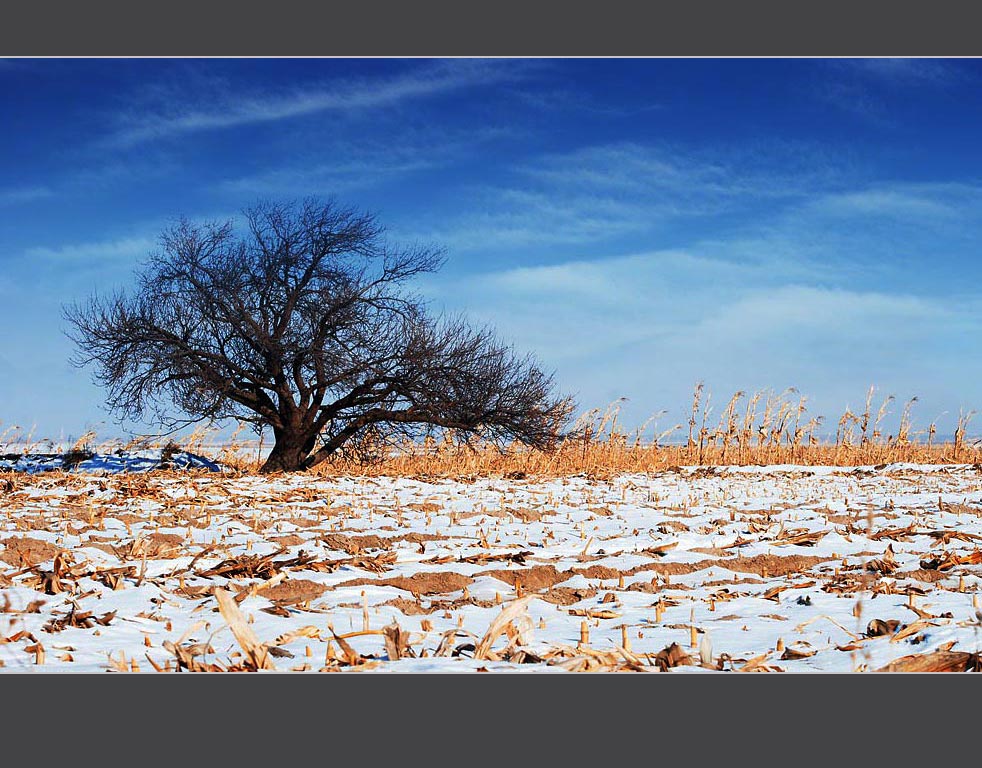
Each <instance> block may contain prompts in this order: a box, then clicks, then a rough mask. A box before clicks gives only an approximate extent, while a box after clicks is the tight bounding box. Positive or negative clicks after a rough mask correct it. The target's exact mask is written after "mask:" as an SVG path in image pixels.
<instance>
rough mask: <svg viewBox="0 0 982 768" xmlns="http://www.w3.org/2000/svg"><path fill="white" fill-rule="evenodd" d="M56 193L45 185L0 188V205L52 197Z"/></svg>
mask: <svg viewBox="0 0 982 768" xmlns="http://www.w3.org/2000/svg"><path fill="white" fill-rule="evenodd" d="M53 194H54V193H53V192H52V190H51V188H50V187H47V186H44V185H36V186H26V187H11V188H7V189H0V205H20V204H22V203H32V202H34V201H36V200H42V199H44V198H46V197H51V196H52V195H53Z"/></svg>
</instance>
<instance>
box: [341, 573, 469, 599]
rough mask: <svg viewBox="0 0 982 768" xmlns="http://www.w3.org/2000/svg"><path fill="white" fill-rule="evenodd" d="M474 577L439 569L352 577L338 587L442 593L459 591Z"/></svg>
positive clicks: (423, 593) (425, 593)
mask: <svg viewBox="0 0 982 768" xmlns="http://www.w3.org/2000/svg"><path fill="white" fill-rule="evenodd" d="M473 583H474V579H472V578H471V577H470V576H464V575H463V574H462V573H454V572H453V571H437V572H436V573H414V574H413V575H412V576H392V577H390V578H387V579H352V580H351V581H345V582H343V583H341V584H338V587H358V586H361V585H362V584H371V585H373V586H384V587H395V588H396V589H404V590H406V591H407V592H411V593H413V594H416V595H442V594H446V593H447V592H457V591H459V590H461V589H463V588H464V587H466V586H467V585H469V584H473Z"/></svg>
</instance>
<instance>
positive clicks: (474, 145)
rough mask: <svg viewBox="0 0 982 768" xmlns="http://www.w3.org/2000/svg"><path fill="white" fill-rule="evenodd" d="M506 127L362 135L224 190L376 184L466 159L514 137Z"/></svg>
mask: <svg viewBox="0 0 982 768" xmlns="http://www.w3.org/2000/svg"><path fill="white" fill-rule="evenodd" d="M512 134H513V132H512V131H510V130H508V129H505V128H493V127H492V128H485V129H476V130H473V131H468V132H466V133H463V132H458V133H449V132H445V131H440V130H436V129H434V130H429V131H427V135H426V137H425V138H420V137H418V136H413V135H412V134H411V133H410V132H408V131H407V132H406V133H405V134H404V135H403V136H401V137H400V141H399V142H397V143H393V142H391V141H390V142H379V141H373V140H370V139H363V140H360V141H358V142H350V141H349V142H338V143H336V144H332V145H330V146H328V147H326V148H319V149H318V150H316V152H307V153H305V154H306V155H307V156H306V157H304V158H296V157H294V158H293V159H291V161H290V162H288V163H286V164H284V165H281V166H276V167H273V168H270V169H268V170H264V171H261V172H259V173H254V174H250V175H248V176H242V177H239V178H235V179H227V180H225V181H222V182H220V183H219V184H218V188H219V189H220V190H222V191H226V192H232V193H239V194H247V195H250V196H254V195H257V194H258V195H290V196H296V195H299V194H324V193H325V191H328V192H330V193H335V192H344V191H348V190H352V189H362V188H366V187H374V186H379V185H382V184H385V183H387V182H390V181H393V180H395V179H400V178H402V177H404V176H407V175H411V174H415V173H420V172H424V171H431V170H434V169H439V168H446V167H449V166H452V165H454V164H457V163H461V162H466V161H468V160H471V159H472V158H473V154H474V153H475V152H478V151H480V148H481V147H482V145H485V144H488V143H490V142H493V141H496V140H498V139H501V138H505V137H508V136H511V135H512Z"/></svg>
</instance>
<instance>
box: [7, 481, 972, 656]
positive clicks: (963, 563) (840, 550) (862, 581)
mask: <svg viewBox="0 0 982 768" xmlns="http://www.w3.org/2000/svg"><path fill="white" fill-rule="evenodd" d="M0 505H2V509H3V515H2V518H0V663H2V665H3V666H2V668H0V672H104V671H107V670H124V669H125V670H137V669H138V670H140V671H143V672H153V671H154V670H155V669H159V670H176V669H178V668H181V669H189V668H190V669H201V670H221V669H229V668H231V669H242V668H255V667H257V666H258V667H261V668H265V669H274V668H275V669H276V670H279V671H284V672H285V671H291V670H292V671H309V672H317V671H324V670H341V671H345V672H347V671H360V672H367V671H371V672H386V671H396V672H453V671H471V672H472V671H485V670H487V671H490V672H496V671H504V670H507V671H522V672H556V673H561V672H563V671H570V670H572V671H575V670H615V669H623V670H629V669H633V670H638V671H651V672H654V671H659V670H670V671H671V672H673V673H679V672H683V673H699V674H713V673H714V670H723V671H727V672H729V671H731V670H737V671H777V670H783V671H785V672H823V671H831V672H850V671H865V670H870V671H872V670H877V669H881V668H883V667H885V666H887V665H889V664H891V663H892V662H897V660H901V659H903V661H902V662H900V665H899V666H900V667H902V668H910V669H922V668H926V669H935V668H939V667H944V666H947V667H953V668H956V669H966V668H970V667H972V666H975V665H977V663H978V656H977V652H978V650H979V646H980V644H982V635H980V630H982V621H980V619H982V610H977V608H978V605H979V603H978V600H977V598H976V595H977V593H978V591H979V589H980V586H982V552H980V550H979V541H980V540H982V469H980V468H979V467H978V465H975V466H912V465H890V466H887V467H883V468H875V469H874V468H872V467H865V468H858V469H853V468H834V467H793V466H783V467H768V468H758V467H752V468H731V469H700V468H681V469H676V470H673V471H668V472H663V473H659V474H656V475H621V476H618V477H615V478H613V479H611V480H601V479H589V478H585V477H572V478H558V479H552V480H526V479H488V478H481V479H474V480H468V479H462V480H456V481H451V480H442V479H436V480H431V481H427V480H424V479H412V478H338V479H317V478H311V477H305V476H285V477H276V478H265V477H230V476H225V475H220V474H206V473H195V474H182V473H177V472H170V473H150V474H143V475H102V476H100V475H95V474H84V473H80V474H66V473H62V472H50V473H43V474H36V475H25V474H19V473H4V474H0ZM907 657H912V658H907Z"/></svg>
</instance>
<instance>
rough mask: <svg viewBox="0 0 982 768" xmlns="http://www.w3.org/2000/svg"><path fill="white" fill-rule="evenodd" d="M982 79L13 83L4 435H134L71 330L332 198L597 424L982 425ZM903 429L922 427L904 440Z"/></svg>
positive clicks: (121, 70) (146, 72) (445, 75)
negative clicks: (864, 413) (388, 240)
mask: <svg viewBox="0 0 982 768" xmlns="http://www.w3.org/2000/svg"><path fill="white" fill-rule="evenodd" d="M980 87H982V61H979V60H961V59H950V60H936V59H902V60H896V59H893V60H891V59H832V60H823V59H791V60H787V59H765V60H753V59H721V60H716V59H641V60H637V59H616V60H602V59H601V60H597V59H575V60H562V59H528V60H526V59H517V60H480V59H478V60H474V59H464V60H421V59H412V60H401V59H367V60H366V59H287V60H277V59H255V60H250V59H245V60H236V59H232V60H223V59H205V60H195V59H178V60H166V59H164V60H160V59H147V60H141V59H84V60H71V59H51V60H36V59H6V60H0V103H2V104H3V115H4V117H3V120H0V158H2V162H0V325H2V327H3V329H4V331H3V334H2V336H0V339H2V340H0V422H2V423H0V432H2V431H3V429H5V428H8V427H10V426H13V425H19V426H22V427H23V428H24V429H25V431H26V430H28V429H30V428H32V427H34V430H35V434H37V435H39V436H45V437H53V438H58V437H60V436H61V435H78V434H81V433H82V432H84V431H86V430H87V429H89V428H94V429H96V430H97V431H98V432H99V434H100V435H103V436H110V435H113V434H119V433H120V428H119V427H118V426H117V425H116V424H115V422H114V421H113V419H112V417H111V416H110V415H109V414H107V413H106V412H105V411H104V410H103V409H102V401H103V398H102V393H101V391H100V390H99V389H98V388H97V387H96V386H95V385H94V384H92V382H91V373H90V372H89V371H85V370H81V371H80V370H77V369H75V368H72V367H71V366H70V365H69V364H68V361H67V360H68V357H69V355H70V354H71V351H72V348H71V343H70V342H69V341H68V339H67V338H66V337H65V336H64V323H63V321H62V318H61V311H60V308H61V305H62V304H63V303H65V302H69V301H72V300H75V299H79V298H84V297H85V296H87V295H89V294H90V293H92V292H93V291H95V290H109V289H112V288H115V287H124V288H125V286H126V285H128V284H129V282H130V281H131V279H132V274H133V269H134V268H135V267H136V266H137V265H138V264H139V262H140V259H141V258H142V257H143V256H144V255H145V254H146V253H147V252H148V251H149V250H151V249H153V248H154V246H155V240H156V237H157V235H158V233H159V232H160V230H161V229H162V228H163V227H164V226H165V225H167V224H168V222H170V221H171V220H173V219H174V218H176V217H178V216H180V215H187V216H189V217H191V218H196V219H224V218H228V217H234V216H235V215H236V213H237V211H239V210H241V209H242V208H243V207H244V206H247V205H249V204H251V203H252V202H254V201H255V200H256V199H257V198H260V197H262V198H271V199H296V198H301V197H304V196H307V195H318V196H323V197H330V196H334V197H336V198H337V199H338V200H339V201H341V202H343V203H346V204H350V205H353V206H356V207H359V208H363V209H369V210H373V211H376V212H377V213H378V215H379V217H380V220H381V221H382V222H383V223H384V224H385V225H386V226H387V229H388V233H389V235H390V236H391V237H392V239H393V240H398V241H403V242H408V241H414V240H415V241H420V242H427V243H433V244H436V245H442V246H445V247H446V248H447V251H448V261H447V264H446V266H445V267H444V269H443V270H441V272H440V273H438V274H437V275H433V276H430V277H428V278H427V279H426V280H425V281H423V282H422V283H421V284H420V286H419V288H420V290H422V291H423V292H424V293H425V294H426V295H427V296H428V297H429V299H430V301H431V302H432V304H433V307H434V309H435V310H437V311H442V310H446V311H463V312H465V313H466V314H467V315H468V316H470V317H471V318H472V319H474V320H475V321H478V322H488V323H491V324H493V325H494V326H495V327H497V329H498V331H499V333H500V335H501V336H502V337H504V338H505V339H507V340H508V341H510V342H513V343H514V344H515V345H516V347H518V348H520V349H522V350H531V351H533V352H535V353H536V354H537V356H538V357H539V359H540V360H541V361H542V362H543V363H544V364H545V365H546V366H547V367H548V368H550V369H553V370H555V371H556V376H557V380H558V382H559V384H560V386H561V388H562V389H563V390H565V391H567V392H571V393H573V394H575V395H576V396H577V398H578V400H579V403H580V405H581V410H586V409H587V408H590V407H593V406H600V407H603V406H605V405H606V404H607V403H609V402H610V401H612V400H614V399H615V398H617V397H622V396H623V397H627V398H628V400H627V401H626V402H625V404H624V405H623V407H622V411H621V420H622V423H625V424H627V425H629V426H634V425H637V424H640V423H641V422H643V421H645V419H647V417H648V416H650V415H651V414H653V413H655V412H656V411H659V410H661V409H667V410H668V412H669V413H668V414H667V415H666V416H664V417H663V418H662V420H661V422H660V424H661V426H662V427H667V426H670V425H671V424H672V423H675V422H678V421H682V420H683V419H684V418H687V415H686V411H687V408H688V403H689V397H690V393H691V390H692V386H693V384H694V383H695V382H696V381H699V380H702V381H705V382H706V385H707V387H708V388H710V389H711V390H712V392H713V396H714V400H715V401H718V402H719V404H720V405H722V404H723V403H724V402H725V400H726V399H727V398H728V397H729V395H730V394H731V393H732V392H734V391H735V390H738V389H740V390H747V391H753V390H757V389H765V388H771V389H774V390H776V391H781V390H783V389H785V388H786V387H789V386H794V387H797V388H798V390H799V391H800V392H801V393H803V394H805V395H807V396H808V397H809V411H810V413H811V414H824V415H825V416H826V421H827V423H828V422H831V423H832V424H833V426H834V422H835V420H836V419H837V417H838V415H839V414H840V413H841V412H842V410H843V409H844V408H845V407H846V406H847V405H851V406H853V408H855V407H858V406H860V405H861V403H862V401H863V399H864V396H865V392H866V389H867V388H868V387H869V386H870V385H871V384H873V385H875V386H876V387H877V391H878V393H879V395H878V397H880V396H885V395H888V394H894V395H896V396H897V398H898V400H900V401H902V400H904V399H907V398H909V397H911V396H914V395H916V396H918V397H919V402H918V404H917V406H916V408H915V411H914V416H915V426H920V427H921V428H923V427H924V426H926V424H927V423H928V422H930V421H931V420H933V419H936V418H937V419H938V423H939V426H941V427H942V429H944V430H950V429H951V427H952V426H953V424H954V419H955V417H956V416H957V413H958V411H959V409H960V408H965V409H969V408H974V407H982V356H980V354H979V349H980V344H979V341H978V340H979V338H980V336H979V334H980V331H982V304H980V302H979V300H978V299H979V293H980V287H979V286H980V280H979V279H980V277H982V265H980V260H979V250H980V249H979V246H980V244H982V142H980V141H979V135H980V126H982V99H980V98H979V93H980ZM897 411H899V406H898V407H895V408H893V412H894V415H896V412H897Z"/></svg>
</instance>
